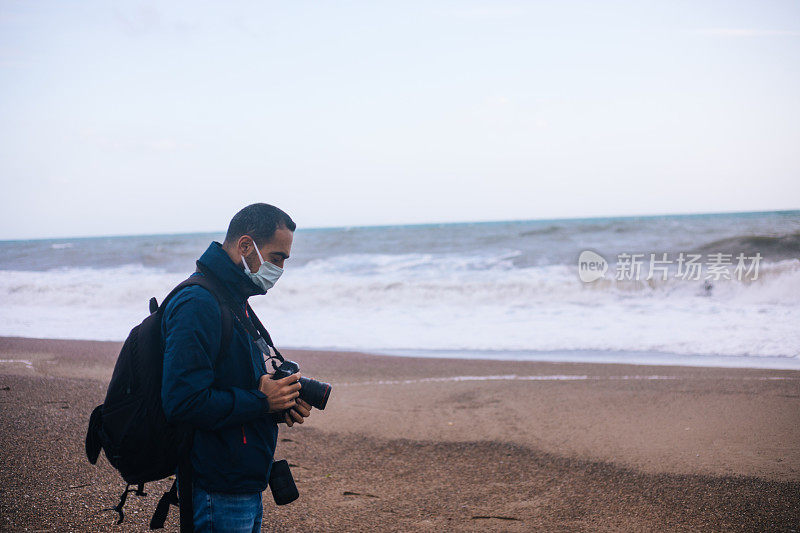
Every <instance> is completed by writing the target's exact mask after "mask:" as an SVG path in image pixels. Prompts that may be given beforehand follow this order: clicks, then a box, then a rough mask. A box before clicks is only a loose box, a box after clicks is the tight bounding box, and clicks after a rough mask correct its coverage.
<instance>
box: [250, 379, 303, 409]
mask: <svg viewBox="0 0 800 533" xmlns="http://www.w3.org/2000/svg"><path fill="white" fill-rule="evenodd" d="M299 379H300V372H298V373H296V374H292V375H291V376H286V377H285V378H281V379H271V378H270V376H269V375H267V374H264V375H263V376H261V379H260V380H259V382H258V390H260V391H261V392H263V393H264V394H265V395H266V396H267V401H268V402H269V412H270V413H275V412H277V411H283V410H285V409H289V408H291V407H294V406H295V399H296V398H297V397H298V396H300V383H299V381H298V380H299ZM306 405H308V404H306ZM306 416H308V415H306Z"/></svg>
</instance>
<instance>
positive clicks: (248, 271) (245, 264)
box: [239, 235, 264, 274]
mask: <svg viewBox="0 0 800 533" xmlns="http://www.w3.org/2000/svg"><path fill="white" fill-rule="evenodd" d="M245 237H250V235H245ZM250 240H251V241H252V242H253V248H255V249H256V253H257V254H258V260H259V261H261V263H260V264H259V265H258V269H259V270H261V265H263V264H264V258H263V257H261V251H260V250H259V249H258V245H257V244H256V240H255V239H254V238H252V237H250ZM239 257H241V258H242V264H243V265H244V269H245V270H246V271H247V273H248V274H252V273H253V272H252V271H251V270H250V267H249V266H248V265H247V261H245V260H244V256H243V255H240V256H239Z"/></svg>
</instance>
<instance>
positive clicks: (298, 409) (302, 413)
mask: <svg viewBox="0 0 800 533" xmlns="http://www.w3.org/2000/svg"><path fill="white" fill-rule="evenodd" d="M302 401H303V400H300V399H298V400H297V405H295V406H294V410H295V411H296V412H297V414H299V415H300V416H309V415H310V414H311V410H310V409H306V408H305V407H303V405H302V404H301V403H300V402H302ZM303 403H305V402H303Z"/></svg>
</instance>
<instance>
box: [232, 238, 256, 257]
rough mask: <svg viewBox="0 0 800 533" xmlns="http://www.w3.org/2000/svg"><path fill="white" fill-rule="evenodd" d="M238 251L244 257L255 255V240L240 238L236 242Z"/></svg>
mask: <svg viewBox="0 0 800 533" xmlns="http://www.w3.org/2000/svg"><path fill="white" fill-rule="evenodd" d="M236 251H237V252H238V253H239V255H242V256H244V257H247V256H248V255H250V254H251V253H253V239H251V238H250V237H248V236H247V235H242V236H241V237H239V238H238V239H237V241H236Z"/></svg>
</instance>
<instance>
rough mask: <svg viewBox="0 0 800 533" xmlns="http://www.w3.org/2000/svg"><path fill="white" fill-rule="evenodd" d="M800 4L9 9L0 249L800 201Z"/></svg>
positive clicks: (1, 102) (1, 24)
mask: <svg viewBox="0 0 800 533" xmlns="http://www.w3.org/2000/svg"><path fill="white" fill-rule="evenodd" d="M798 95H800V2H798V1H796V0H794V1H787V2H770V1H763V0H759V1H753V2H731V1H725V2H704V1H697V0H692V1H686V2H680V1H673V0H670V1H663V2H640V1H631V2H611V1H602V2H598V1H594V0H590V1H586V2H572V1H552V2H534V1H523V2H506V1H484V2H473V1H453V2H441V1H432V0H426V1H422V2H412V1H407V0H406V1H396V2H375V1H369V2H345V1H335V2H323V1H317V2H305V1H297V0H293V1H285V2H252V3H251V2H230V1H226V2H196V1H192V2H159V3H155V2H153V3H149V2H120V1H114V2H108V1H97V2H63V1H54V2H36V1H23V2H12V1H7V0H0V179H2V194H1V195H0V239H16V238H30V237H49V236H78V235H115V234H136V233H171V232H193V231H221V230H224V229H225V227H227V223H228V221H229V220H230V218H231V216H232V215H233V214H234V213H235V212H236V211H237V210H238V209H239V208H241V207H243V206H244V205H247V204H249V203H253V202H258V201H263V202H268V203H273V204H275V205H278V206H279V207H281V208H283V209H285V210H286V211H288V212H289V213H290V214H291V215H292V216H293V217H294V218H295V220H296V221H297V223H298V224H299V225H300V226H301V227H311V226H338V225H364V224H394V223H417V222H440V221H472V220H503V219H529V218H563V217H588V216H603V215H626V214H660V213H689V212H716V211H746V210H770V209H787V208H798V207H800V149H799V147H800V99H798Z"/></svg>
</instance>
